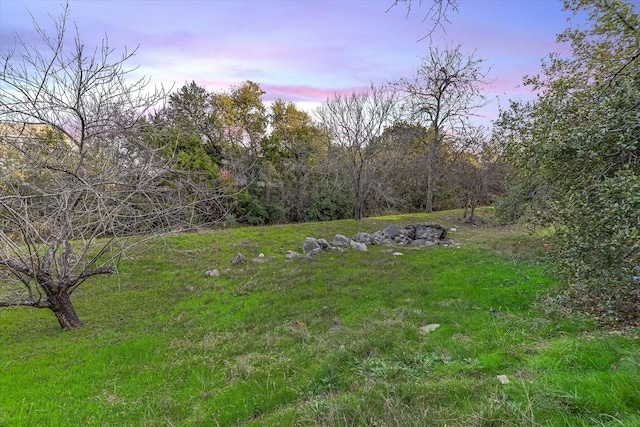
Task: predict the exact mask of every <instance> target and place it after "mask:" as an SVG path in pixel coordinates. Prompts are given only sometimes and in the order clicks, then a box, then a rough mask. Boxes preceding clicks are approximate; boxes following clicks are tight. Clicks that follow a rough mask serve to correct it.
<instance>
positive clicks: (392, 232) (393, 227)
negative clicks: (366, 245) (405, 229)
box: [382, 224, 400, 239]
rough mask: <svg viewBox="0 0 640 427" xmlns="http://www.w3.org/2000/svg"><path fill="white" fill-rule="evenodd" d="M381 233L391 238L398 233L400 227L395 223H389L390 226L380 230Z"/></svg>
mask: <svg viewBox="0 0 640 427" xmlns="http://www.w3.org/2000/svg"><path fill="white" fill-rule="evenodd" d="M382 234H384V236H385V237H387V238H389V239H393V238H396V237H398V236H399V235H400V228H398V226H397V225H395V224H391V225H390V226H388V227H387V228H385V229H384V230H382Z"/></svg>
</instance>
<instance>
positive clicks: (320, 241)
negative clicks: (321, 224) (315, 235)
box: [318, 239, 331, 249]
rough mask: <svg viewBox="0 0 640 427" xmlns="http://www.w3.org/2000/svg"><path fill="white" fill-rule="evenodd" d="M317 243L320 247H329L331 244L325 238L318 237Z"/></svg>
mask: <svg viewBox="0 0 640 427" xmlns="http://www.w3.org/2000/svg"><path fill="white" fill-rule="evenodd" d="M318 244H319V245H320V247H321V248H322V249H329V248H330V247H331V245H330V244H329V242H327V240H326V239H318Z"/></svg>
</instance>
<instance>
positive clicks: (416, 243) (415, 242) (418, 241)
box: [410, 239, 438, 247]
mask: <svg viewBox="0 0 640 427" xmlns="http://www.w3.org/2000/svg"><path fill="white" fill-rule="evenodd" d="M410 245H412V246H422V247H431V246H438V242H434V241H431V240H427V239H416V240H413V241H411V242H410Z"/></svg>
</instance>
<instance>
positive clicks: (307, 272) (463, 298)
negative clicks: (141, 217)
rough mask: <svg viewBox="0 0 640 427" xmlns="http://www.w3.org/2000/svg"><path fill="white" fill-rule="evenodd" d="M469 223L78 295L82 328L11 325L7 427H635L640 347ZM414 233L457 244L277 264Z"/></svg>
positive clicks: (216, 258) (140, 277)
mask: <svg viewBox="0 0 640 427" xmlns="http://www.w3.org/2000/svg"><path fill="white" fill-rule="evenodd" d="M459 216H460V212H443V213H438V214H434V215H417V216H394V217H381V218H370V219H366V220H363V221H361V222H360V223H356V222H354V221H337V222H327V223H314V224H303V225H287V226H274V227H262V228H235V229H227V230H221V231H209V232H199V233H191V234H181V235H177V236H172V237H167V238H165V239H162V240H157V241H154V242H153V243H152V244H151V245H150V246H149V247H148V248H147V250H146V251H145V252H142V253H138V254H133V255H131V256H130V257H129V258H128V259H127V260H126V261H125V262H124V264H123V265H122V266H121V271H120V274H119V275H118V276H111V277H103V278H99V279H96V280H92V281H90V282H87V283H86V284H85V285H83V288H80V290H79V291H78V292H77V293H76V294H75V298H74V302H75V304H76V308H77V310H78V312H79V315H80V317H81V319H82V320H83V321H84V323H85V326H84V327H83V328H80V329H78V330H74V331H71V332H62V331H61V330H59V327H58V324H57V322H56V320H55V318H54V316H53V314H51V313H50V312H48V311H38V310H34V309H12V310H2V311H0V352H1V353H0V355H1V357H0V365H1V366H2V375H0V426H7V427H9V426H56V427H57V426H85V425H87V426H94V425H95V426H196V425H198V426H218V425H219V426H240V425H242V426H245V425H246V426H367V425H371V426H536V425H542V426H622V425H624V426H638V425H640V339H639V337H638V335H637V333H635V334H634V333H633V332H627V333H625V334H616V333H614V332H612V331H604V330H598V329H596V327H595V325H594V324H593V322H591V321H590V320H588V319H583V318H578V317H575V316H572V315H571V314H568V313H565V312H564V311H563V310H561V309H560V308H561V304H559V302H558V299H557V298H555V297H554V296H553V295H554V294H553V292H554V290H555V289H557V288H558V284H557V282H556V281H555V280H554V278H553V275H552V274H551V273H550V271H549V266H548V264H547V263H546V261H545V249H544V248H543V243H544V240H543V238H542V237H532V236H529V235H527V234H526V233H524V232H523V231H522V230H519V229H515V228H498V227H492V226H482V227H472V226H469V225H462V224H460V222H459V221H458V219H457V218H458V217H459ZM421 221H437V222H440V223H442V224H443V225H445V226H446V227H456V228H457V231H456V232H451V233H449V237H451V238H452V239H454V241H455V242H456V243H457V244H459V246H460V247H459V248H458V247H456V246H455V245H453V246H449V247H436V248H427V249H422V250H410V249H409V248H398V251H400V252H402V253H403V255H401V256H395V257H394V256H392V255H390V254H389V253H385V252H384V250H385V249H387V248H386V247H369V252H366V253H363V252H355V251H348V252H346V253H343V254H340V253H330V252H325V253H323V254H321V255H319V256H316V257H312V258H308V259H302V260H291V261H287V260H285V257H284V254H285V253H286V251H287V250H295V251H298V252H301V250H300V245H301V244H302V241H303V240H304V238H305V237H307V236H313V237H318V238H319V237H322V238H326V239H327V240H331V239H332V238H333V236H334V235H335V234H336V233H340V234H345V235H347V236H352V235H353V234H355V233H356V232H357V231H368V232H372V231H375V230H381V229H383V228H384V227H386V226H387V225H389V224H392V223H395V224H399V225H406V224H410V223H415V222H421ZM238 252H240V253H242V254H244V255H245V256H246V257H247V259H248V262H247V263H246V264H245V265H232V264H231V263H230V261H231V260H232V259H233V257H234V256H235V255H236V253H238ZM260 253H262V254H264V257H261V258H259V254H260ZM213 268H218V269H220V270H221V271H223V274H222V276H220V277H205V276H204V272H205V271H207V270H210V269H213ZM565 311H566V310H565ZM433 324H438V325H440V326H439V327H437V328H436V329H435V330H433V331H431V332H428V331H427V330H426V329H428V328H425V327H426V326H427V325H433Z"/></svg>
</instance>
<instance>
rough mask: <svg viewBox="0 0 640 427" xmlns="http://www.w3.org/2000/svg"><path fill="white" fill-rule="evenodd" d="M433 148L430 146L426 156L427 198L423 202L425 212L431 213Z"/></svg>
mask: <svg viewBox="0 0 640 427" xmlns="http://www.w3.org/2000/svg"><path fill="white" fill-rule="evenodd" d="M433 150H434V147H433V146H431V148H430V149H429V154H428V155H427V198H426V200H425V210H424V211H425V212H426V213H431V212H433V184H434V179H433V176H434V170H433V156H434V153H433Z"/></svg>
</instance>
